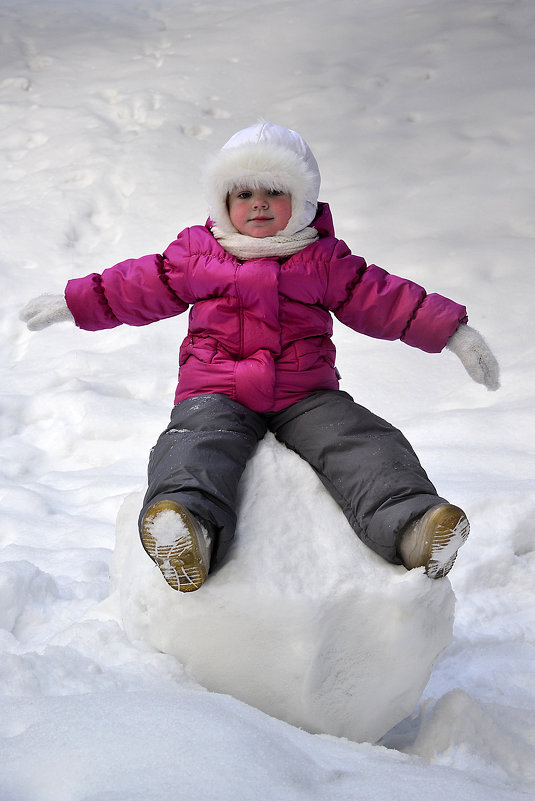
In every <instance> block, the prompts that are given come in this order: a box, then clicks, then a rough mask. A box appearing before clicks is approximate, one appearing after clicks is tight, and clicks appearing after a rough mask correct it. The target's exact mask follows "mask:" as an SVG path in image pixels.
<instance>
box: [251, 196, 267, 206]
mask: <svg viewBox="0 0 535 801" xmlns="http://www.w3.org/2000/svg"><path fill="white" fill-rule="evenodd" d="M253 206H254V207H255V208H257V209H267V207H268V206H269V203H268V201H267V198H266V197H265V196H264V195H260V194H258V195H255V196H254V198H253Z"/></svg>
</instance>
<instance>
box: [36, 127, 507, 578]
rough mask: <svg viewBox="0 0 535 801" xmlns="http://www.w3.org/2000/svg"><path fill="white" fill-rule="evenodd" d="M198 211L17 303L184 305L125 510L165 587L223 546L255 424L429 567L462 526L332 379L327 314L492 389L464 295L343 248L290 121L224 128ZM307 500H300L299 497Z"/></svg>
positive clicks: (114, 309) (381, 539)
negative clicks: (161, 242) (206, 212)
mask: <svg viewBox="0 0 535 801" xmlns="http://www.w3.org/2000/svg"><path fill="white" fill-rule="evenodd" d="M205 183H206V187H207V192H208V198H209V202H210V218H209V219H208V221H207V223H206V225H204V226H195V227H192V228H186V229H185V230H184V231H182V232H181V233H180V234H179V235H178V237H177V239H176V240H175V241H174V242H173V243H172V244H171V245H169V247H168V248H167V250H166V251H165V252H164V254H163V255H151V256H144V257H143V258H140V259H129V260H128V261H123V262H121V263H119V264H116V265H115V266H114V267H111V268H109V269H107V270H105V271H104V272H103V273H102V275H98V274H95V273H94V274H92V275H88V276H87V277H86V278H78V279H74V280H71V281H69V282H68V284H67V287H66V290H65V297H63V296H46V295H45V296H41V297H39V298H36V299H34V300H33V301H30V303H29V304H28V305H27V306H26V308H25V309H24V311H23V312H22V315H21V316H22V319H24V320H25V321H26V322H27V324H28V327H29V328H30V329H32V330H37V329H41V328H44V327H46V326H48V325H50V324H52V323H56V322H59V321H61V320H72V319H74V322H75V323H76V325H78V326H79V327H80V328H83V329H86V330H89V331H93V330H98V329H103V328H113V327H114V326H117V325H120V324H121V323H126V324H129V325H146V324H147V323H151V322H154V321H155V320H160V319H163V318H165V317H171V316H173V315H177V314H181V313H182V312H183V311H185V310H186V309H187V308H188V307H191V310H190V315H189V330H188V335H187V337H186V339H185V340H184V342H183V343H182V346H181V348H180V357H179V362H180V369H179V381H178V387H177V390H176V396H175V406H174V408H173V411H172V414H171V422H170V424H169V426H168V428H167V429H166V430H165V432H164V433H163V434H162V435H161V437H160V438H159V440H158V442H157V444H156V445H155V447H154V448H153V450H152V452H151V456H150V461H149V468H148V489H147V493H146V496H145V500H144V505H143V509H142V510H141V514H140V534H141V540H142V543H143V546H144V548H145V550H146V551H147V552H148V554H149V556H150V557H151V558H152V559H153V560H154V562H155V563H156V564H157V565H158V567H159V568H160V570H161V572H162V574H163V577H164V578H165V580H166V581H167V583H168V584H169V585H170V586H171V587H173V589H175V590H180V591H182V592H187V591H191V590H197V589H198V588H199V587H200V586H201V585H202V584H203V582H204V581H205V579H206V577H207V575H208V573H209V572H210V571H211V570H214V569H215V568H216V567H217V565H218V564H220V563H221V561H222V559H223V558H224V557H225V554H226V553H227V550H228V548H229V545H230V543H231V541H232V538H233V536H234V530H235V525H236V505H237V488H238V482H239V480H240V477H241V475H242V473H243V470H244V468H245V465H246V462H247V460H248V458H249V457H250V456H251V454H252V453H253V451H254V448H255V446H256V445H257V443H258V441H259V440H260V439H261V438H262V437H263V436H264V434H265V433H266V431H268V430H269V431H272V432H273V433H274V434H275V436H276V437H277V438H278V439H279V440H280V441H281V442H283V443H284V444H285V445H286V446H287V447H289V448H291V449H292V450H294V451H296V452H297V453H298V454H300V455H301V456H302V457H303V458H304V459H306V460H307V461H308V462H309V464H310V465H311V466H312V468H313V469H314V470H315V471H316V472H317V474H318V476H319V477H320V479H321V480H322V482H323V484H324V485H325V486H326V487H327V489H328V490H329V492H330V493H331V494H332V495H333V497H334V498H335V499H336V501H337V502H338V503H339V504H340V506H341V507H342V509H343V511H344V513H345V515H346V517H347V519H348V520H349V523H350V524H351V526H352V528H353V529H354V531H355V533H356V534H357V535H358V536H359V537H360V538H361V539H362V540H363V541H364V542H365V543H366V544H367V545H368V546H369V547H370V548H372V549H373V550H374V551H376V552H377V553H379V554H381V555H382V556H383V557H384V558H385V559H387V560H388V561H390V562H392V563H393V564H401V563H402V564H403V565H405V567H406V568H407V569H411V568H415V567H421V566H423V567H424V568H425V571H426V573H427V575H428V576H430V577H432V578H438V577H440V576H445V575H446V574H447V573H448V571H449V570H450V569H451V566H452V565H453V562H454V560H455V557H456V555H457V550H458V549H459V547H460V546H461V545H462V544H463V543H464V541H465V540H466V537H467V536H468V531H469V525H468V521H467V519H466V516H465V514H464V512H463V511H462V510H461V509H459V508H458V507H456V506H452V505H450V504H449V503H448V502H447V501H446V500H445V499H443V498H440V497H439V496H438V495H437V492H436V490H435V488H434V486H433V485H432V484H431V482H430V481H429V478H428V477H427V475H426V473H425V472H424V470H423V468H422V467H421V465H420V463H419V461H418V459H417V457H416V455H415V453H414V451H413V450H412V448H411V446H410V444H409V443H408V442H407V440H406V439H405V438H404V437H403V435H402V434H401V433H400V432H399V431H398V430H396V429H395V428H393V427H392V426H391V425H390V424H389V423H387V422H385V421H384V420H382V419H380V418H378V417H377V416H375V415H374V414H372V413H371V412H370V411H368V410H367V409H364V408H363V407H362V406H359V405H357V404H356V403H355V402H354V401H353V399H352V398H351V397H350V396H349V395H348V394H347V393H345V392H342V391H340V390H339V389H338V374H337V371H336V368H335V348H334V345H333V344H332V341H331V335H332V317H331V314H334V315H335V317H337V318H338V320H341V321H342V322H343V323H345V324H346V325H348V326H350V327H351V328H353V329H354V330H355V331H358V332H359V333H363V334H367V335H369V336H372V337H379V338H381V339H389V340H394V339H401V340H403V341H404V342H406V343H407V344H408V345H412V346H414V347H417V348H421V349H422V350H424V351H427V352H430V353H437V352H440V351H441V350H443V348H444V347H445V346H447V347H448V348H449V349H450V350H452V351H453V352H454V353H456V354H457V355H458V356H459V358H460V359H461V361H462V363H463V364H464V366H465V368H466V369H467V371H468V373H469V374H470V376H471V377H472V378H473V379H474V380H475V381H477V382H479V383H483V384H485V385H486V386H487V388H488V389H497V388H498V386H499V383H498V365H497V363H496V360H495V358H494V356H493V355H492V353H491V352H490V350H489V348H488V347H487V345H486V344H485V342H484V340H483V339H482V338H481V336H480V335H479V334H478V333H477V332H476V331H474V330H473V329H472V328H470V327H469V326H468V325H467V324H466V323H467V316H466V309H465V307H464V306H460V305H458V304H457V303H454V302H453V301H451V300H448V299H447V298H445V297H442V296H441V295H436V294H432V295H428V294H427V293H426V292H425V290H424V289H423V288H422V287H420V286H418V285H417V284H415V283H413V282H411V281H408V280H405V279H402V278H397V277H395V276H393V275H389V274H388V273H387V272H385V271H384V270H382V269H381V268H379V267H377V266H375V265H369V266H368V265H367V264H366V263H365V261H364V260H363V259H362V258H361V257H359V256H354V255H352V254H351V252H350V251H349V249H348V247H347V245H346V244H345V243H344V242H342V241H341V240H338V239H336V238H335V236H334V229H333V223H332V219H331V214H330V211H329V207H328V206H327V204H325V203H318V194H319V187H320V174H319V170H318V166H317V163H316V160H315V158H314V156H313V155H312V153H311V151H310V149H309V147H308V145H307V144H306V142H305V141H304V140H303V139H302V138H301V136H300V135H299V134H298V133H296V132H295V131H291V130H288V129H286V128H281V127H279V126H277V125H272V124H270V123H262V124H259V125H255V126H252V127H251V128H247V129H245V130H243V131H239V132H238V133H237V134H235V135H234V136H233V137H232V138H231V139H230V140H229V141H228V142H227V143H226V144H225V145H224V147H223V148H222V150H221V151H220V153H219V154H218V155H217V156H215V157H214V158H213V159H212V161H211V162H210V163H209V164H208V167H207V169H206V173H205ZM311 502H313V499H311Z"/></svg>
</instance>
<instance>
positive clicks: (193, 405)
mask: <svg viewBox="0 0 535 801" xmlns="http://www.w3.org/2000/svg"><path fill="white" fill-rule="evenodd" d="M266 430H267V427H266V423H265V421H264V420H263V418H262V416H261V415H259V414H257V413H256V412H253V411H251V410H250V409H247V408H246V407H245V406H242V405H241V404H240V403H236V401H233V400H231V398H229V397H227V396H226V395H219V394H211V395H199V396H198V397H195V398H189V399H188V400H185V401H181V402H180V403H178V404H177V405H176V406H175V407H174V408H173V411H172V413H171V421H170V423H169V426H168V427H167V429H166V430H165V431H164V432H163V434H161V436H160V437H159V439H158V441H157V443H156V445H155V446H154V448H153V449H152V451H151V455H150V459H149V467H148V488H147V493H146V495H145V499H144V503H143V508H142V510H141V514H140V518H139V524H140V526H141V521H142V519H143V515H144V514H145V511H146V510H147V507H148V506H149V505H150V504H151V503H153V502H154V501H158V500H160V499H162V498H170V499H172V500H175V501H177V502H178V503H181V504H183V505H184V506H185V507H186V508H187V509H189V510H190V512H192V513H193V514H195V515H197V516H198V517H200V518H203V519H204V520H207V521H209V522H210V523H212V524H213V525H214V527H215V530H216V532H217V534H216V541H215V543H214V549H213V552H212V566H214V565H215V564H216V563H217V562H220V561H221V560H222V559H223V557H224V556H225V553H226V552H227V550H228V547H229V545H230V543H231V541H232V539H233V537H234V531H235V529H236V506H237V492H238V484H239V481H240V478H241V475H242V473H243V471H244V469H245V465H246V464H247V461H248V460H249V458H250V457H251V455H252V453H253V451H254V449H255V447H256V445H257V443H258V441H259V440H260V439H262V437H263V436H264V434H265V433H266Z"/></svg>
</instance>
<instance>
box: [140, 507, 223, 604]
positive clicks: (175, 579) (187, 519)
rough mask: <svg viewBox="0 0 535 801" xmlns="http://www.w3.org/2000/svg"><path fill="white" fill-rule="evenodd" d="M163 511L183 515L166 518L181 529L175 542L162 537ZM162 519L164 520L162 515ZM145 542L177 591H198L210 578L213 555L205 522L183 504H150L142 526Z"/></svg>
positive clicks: (148, 550) (142, 539)
mask: <svg viewBox="0 0 535 801" xmlns="http://www.w3.org/2000/svg"><path fill="white" fill-rule="evenodd" d="M163 513H165V514H166V515H167V514H170V515H173V514H174V515H176V516H177V517H178V518H179V519H178V520H176V521H173V522H171V521H170V520H167V521H166V523H167V525H168V526H169V525H173V526H176V529H177V537H176V539H173V540H172V541H171V542H169V541H168V539H169V537H168V536H167V537H165V538H164V541H162V539H161V538H160V539H159V538H158V532H157V528H158V525H157V518H158V516H160V515H162V514H163ZM159 522H160V523H162V522H163V521H162V518H160V521H159ZM201 539H202V545H201ZM165 540H167V541H165ZM141 542H142V544H143V547H144V549H145V550H146V552H147V553H148V555H149V556H150V558H151V559H152V560H153V562H155V563H156V564H157V565H158V567H159V568H160V572H161V574H162V576H163V577H164V579H165V580H166V582H167V583H168V584H169V586H170V587H172V588H173V589H174V590H177V591H179V592H194V591H195V590H198V589H199V587H201V586H202V585H203V584H204V582H205V581H206V577H207V575H208V567H209V564H208V563H209V556H208V548H207V546H206V545H205V541H204V534H203V531H202V528H201V524H200V523H198V522H197V521H196V520H195V518H194V517H193V515H192V514H191V513H190V512H189V511H188V510H187V509H186V508H185V507H183V506H181V505H180V504H179V503H176V502H175V501H171V500H162V501H156V502H155V503H153V504H152V505H151V506H149V508H148V509H147V511H146V512H145V515H144V517H143V522H142V525H141ZM203 546H204V547H203Z"/></svg>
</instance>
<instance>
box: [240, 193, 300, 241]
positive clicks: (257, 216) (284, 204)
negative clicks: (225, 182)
mask: <svg viewBox="0 0 535 801" xmlns="http://www.w3.org/2000/svg"><path fill="white" fill-rule="evenodd" d="M228 211H229V217H230V221H231V223H232V225H233V226H234V228H235V229H236V230H237V231H239V232H240V234H245V235H246V236H254V237H256V238H257V239H261V238H263V237H265V236H274V235H275V234H276V233H278V232H279V231H282V230H283V229H284V228H286V226H287V225H288V221H289V219H290V217H291V216H292V198H291V195H289V194H287V193H286V192H281V191H279V190H277V189H263V188H260V189H240V188H237V189H233V190H232V192H230V194H229V196H228Z"/></svg>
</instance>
